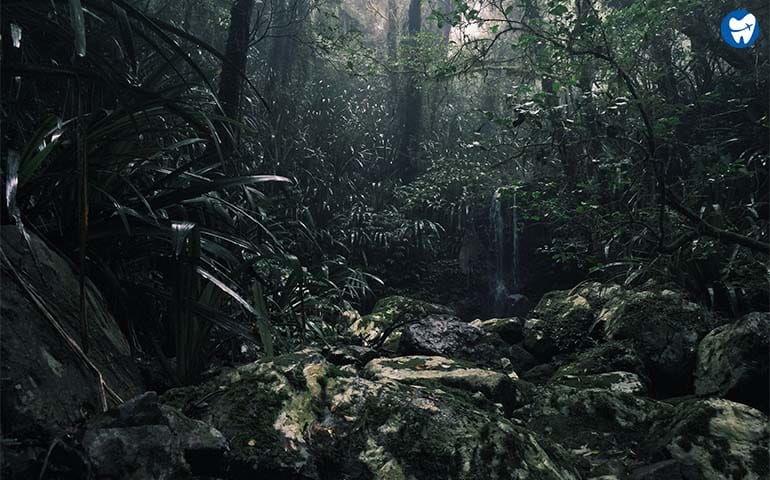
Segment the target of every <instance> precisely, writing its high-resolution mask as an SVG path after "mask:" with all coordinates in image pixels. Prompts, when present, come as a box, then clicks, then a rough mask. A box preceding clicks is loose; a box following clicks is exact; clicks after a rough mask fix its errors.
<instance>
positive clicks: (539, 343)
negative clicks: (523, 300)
mask: <svg viewBox="0 0 770 480" xmlns="http://www.w3.org/2000/svg"><path fill="white" fill-rule="evenodd" d="M532 316H533V318H532V319H530V320H528V321H527V323H526V324H525V325H524V346H525V347H526V348H527V350H529V351H531V352H532V353H534V354H535V356H537V357H538V358H539V359H541V360H543V361H547V360H549V359H550V358H551V357H552V356H553V355H554V354H557V353H569V352H574V351H576V350H580V349H584V348H588V347H590V346H593V345H594V344H595V342H594V340H593V339H592V338H591V335H590V333H591V330H592V327H593V325H594V323H595V320H596V316H595V311H594V309H593V308H592V307H591V304H589V303H588V300H587V299H586V298H585V297H583V296H582V295H577V294H572V293H571V292H569V291H555V292H549V293H547V294H545V295H544V296H543V298H542V299H541V300H540V303H538V304H537V306H536V307H535V310H534V311H533V312H532Z"/></svg>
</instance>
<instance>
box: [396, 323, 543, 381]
mask: <svg viewBox="0 0 770 480" xmlns="http://www.w3.org/2000/svg"><path fill="white" fill-rule="evenodd" d="M398 352H399V353H400V354H402V355H436V356H442V357H449V358H453V359H459V360H464V361H468V362H473V363H474V364H476V365H479V366H482V367H485V368H491V369H496V370H505V371H506V373H510V371H512V370H513V371H516V370H518V371H523V370H525V369H527V368H530V367H532V366H533V365H534V364H535V363H536V360H535V359H534V358H533V357H532V355H531V354H530V353H529V352H527V351H526V350H524V349H523V348H522V347H520V346H518V345H511V344H509V343H507V342H505V341H503V339H502V338H500V335H498V334H497V333H489V332H487V331H486V330H484V329H482V328H479V327H478V326H476V325H474V324H473V323H466V322H462V321H460V320H459V319H458V318H457V317H454V316H451V315H428V316H427V317H426V318H424V319H422V320H420V321H418V322H414V323H411V324H409V325H407V326H406V327H404V330H403V334H402V336H401V340H400V341H399V347H398Z"/></svg>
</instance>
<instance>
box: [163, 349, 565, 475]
mask: <svg viewBox="0 0 770 480" xmlns="http://www.w3.org/2000/svg"><path fill="white" fill-rule="evenodd" d="M428 363H430V362H428ZM428 363H425V362H424V361H422V360H419V359H413V360H410V361H407V362H406V364H407V365H409V366H410V368H413V369H414V370H415V371H420V370H419V368H418V366H420V365H423V366H425V365H427V364H428ZM394 366H395V365H394V364H391V365H390V366H389V367H388V368H393V367H394ZM434 366H435V368H436V369H438V370H439V371H443V370H462V368H464V365H463V366H450V367H451V368H449V369H445V368H444V367H443V364H441V365H438V364H437V365H434ZM479 375H480V376H483V375H486V374H485V373H483V372H480V373H479ZM497 375H499V374H497ZM290 377H292V378H293V379H291V378H290ZM300 380H301V381H300ZM479 381H480V382H481V380H479ZM164 400H165V401H167V402H169V403H172V404H175V405H179V406H186V408H187V410H188V411H189V412H190V414H191V415H194V416H196V417H198V418H200V419H202V420H206V421H208V422H210V423H211V424H212V425H213V426H215V427H217V428H218V429H219V430H220V431H221V432H222V433H223V434H224V435H225V437H226V438H227V439H228V440H229V441H230V444H231V448H232V455H233V462H234V463H235V464H240V465H245V466H248V468H249V469H250V470H251V471H254V472H255V474H256V475H260V474H261V475H263V476H265V478H283V477H287V476H288V477H291V478H294V477H300V478H308V479H321V478H355V479H359V478H360V479H370V478H383V479H390V480H400V479H424V478H425V479H426V478H447V479H450V478H456V479H463V480H465V479H468V480H470V479H485V480H486V479H510V478H528V479H541V480H573V479H577V478H578V476H577V474H576V472H575V471H574V470H573V468H572V467H571V466H570V465H569V461H568V455H566V454H564V455H565V456H560V454H559V452H561V451H560V450H559V449H558V448H557V447H554V446H552V445H550V444H549V443H548V442H544V441H543V440H542V439H541V438H539V437H538V435H537V434H535V433H532V432H529V431H527V430H525V429H523V428H521V427H518V426H515V425H513V424H512V423H511V422H510V421H508V420H507V419H505V418H504V417H503V416H502V415H501V414H500V413H498V412H497V411H496V410H495V409H485V408H481V407H479V406H478V405H477V404H476V403H474V399H473V395H471V394H470V393H469V392H467V391H462V390H459V389H456V388H452V387H447V386H444V385H441V384H439V383H438V382H436V383H435V384H433V385H430V384H427V385H411V384H408V383H406V382H400V381H393V380H389V379H385V378H379V379H376V378H362V377H358V376H353V375H349V374H344V373H343V372H341V371H340V370H338V369H336V368H334V367H333V366H331V365H330V364H328V363H326V361H325V360H323V358H321V357H320V354H319V352H317V351H313V350H306V351H303V352H300V353H299V354H294V355H290V356H283V357H277V358H276V359H275V360H274V361H272V362H256V363H253V364H249V365H246V366H243V367H240V368H237V369H232V370H228V371H226V372H223V373H222V374H221V375H220V376H219V377H216V378H214V379H211V380H209V381H208V382H206V383H204V384H202V385H199V386H195V387H188V388H182V389H175V390H172V391H170V392H168V393H167V394H166V395H165V396H164ZM541 442H542V443H541ZM562 453H563V452H562ZM271 475H272V476H271Z"/></svg>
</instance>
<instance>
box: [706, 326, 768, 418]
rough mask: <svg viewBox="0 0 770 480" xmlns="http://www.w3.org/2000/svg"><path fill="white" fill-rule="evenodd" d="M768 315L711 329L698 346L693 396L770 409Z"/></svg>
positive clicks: (765, 409)
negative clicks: (723, 398) (721, 398)
mask: <svg viewBox="0 0 770 480" xmlns="http://www.w3.org/2000/svg"><path fill="white" fill-rule="evenodd" d="M768 348H770V313H751V314H748V315H746V316H745V317H743V318H741V319H740V320H739V321H737V322H736V323H734V324H729V325H723V326H721V327H718V328H716V329H714V330H713V331H712V332H711V333H709V334H708V335H706V337H705V338H704V339H703V340H702V341H701V342H700V344H699V345H698V352H697V361H696V368H695V393H697V394H699V395H717V396H721V397H725V398H728V399H730V400H734V401H736V402H741V403H745V404H747V405H750V406H752V407H754V408H758V409H760V410H762V411H763V412H765V413H767V412H768V410H770V406H769V405H768V403H770V398H768V395H769V392H768V390H770V389H768V385H770V375H769V371H770V365H769V364H770V356H768Z"/></svg>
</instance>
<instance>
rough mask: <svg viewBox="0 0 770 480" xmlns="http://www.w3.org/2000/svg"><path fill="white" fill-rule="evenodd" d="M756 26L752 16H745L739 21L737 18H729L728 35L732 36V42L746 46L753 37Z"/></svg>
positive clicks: (754, 18)
mask: <svg viewBox="0 0 770 480" xmlns="http://www.w3.org/2000/svg"><path fill="white" fill-rule="evenodd" d="M756 24H757V18H756V17H755V16H754V15H752V14H750V13H749V14H747V15H746V16H745V17H743V18H741V19H740V20H739V19H737V18H731V19H730V23H729V24H728V25H729V27H730V34H731V35H732V36H733V40H735V43H738V44H747V43H749V41H750V40H751V37H752V36H753V35H754V27H755V26H756Z"/></svg>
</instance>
